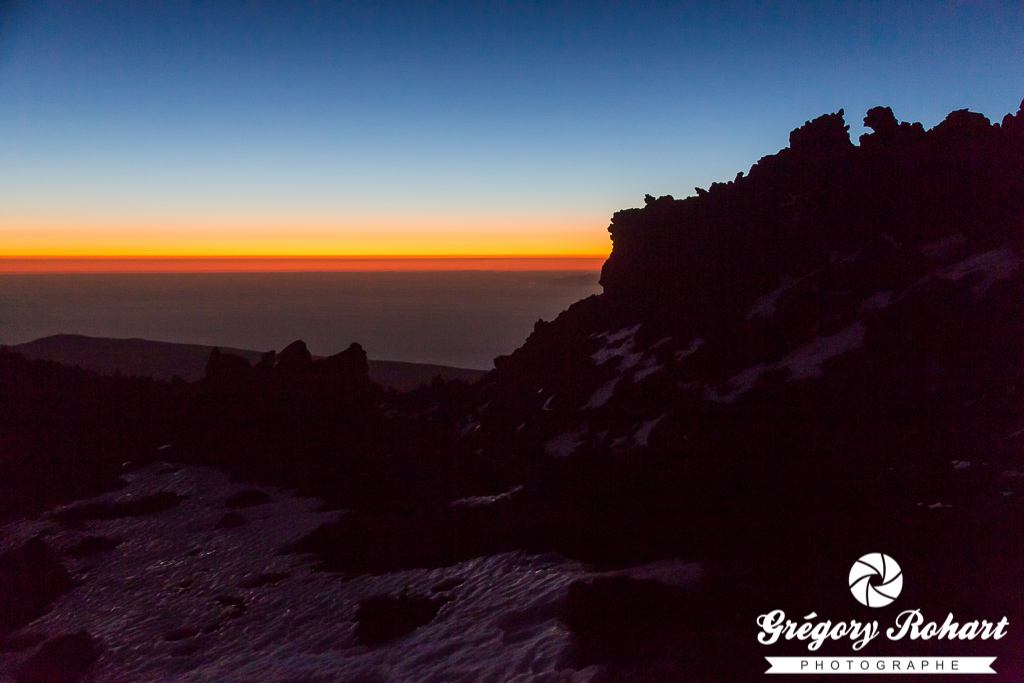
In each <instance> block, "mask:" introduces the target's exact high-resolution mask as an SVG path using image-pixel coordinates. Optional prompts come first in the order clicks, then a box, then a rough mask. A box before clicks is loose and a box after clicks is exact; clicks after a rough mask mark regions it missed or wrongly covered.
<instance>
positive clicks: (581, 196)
mask: <svg viewBox="0 0 1024 683" xmlns="http://www.w3.org/2000/svg"><path fill="white" fill-rule="evenodd" d="M1022 97H1024V8H1022V4H1021V3H1019V2H981V1H978V2H913V1H908V0H897V1H894V2H886V1H884V0H879V1H874V2H836V3H828V2H761V3H748V2H744V3H736V4H733V5H730V4H728V3H687V2H679V3H667V2H635V1H634V2H579V3H575V2H554V1H551V2H426V1H423V2H386V1H382V0H373V1H372V2H340V3H338V2H331V3H328V2H319V3H298V2H258V3H257V2H252V3H247V2H246V3H243V2H231V1H229V0H223V1H219V2H184V1H180V2H163V1H160V0H139V1H136V2H129V1H122V2H91V1H88V0H75V1H74V2H18V1H14V2H10V1H7V0H0V255H6V256H11V255H29V254H37V255H61V254H78V255H83V254H259V255H267V254H343V255H356V254H593V255H601V254H606V253H607V252H608V250H609V249H610V246H611V245H610V241H609V239H608V234H607V231H606V227H607V225H608V221H609V219H610V217H611V214H612V213H613V212H614V211H615V210H617V209H620V208H624V207H630V206H638V205H642V204H643V196H644V194H646V193H650V194H653V195H662V194H673V195H675V196H677V197H682V196H687V195H689V194H692V193H693V188H694V186H696V185H699V186H702V187H707V186H708V185H710V184H711V183H712V182H714V181H725V180H729V179H731V178H732V177H734V176H735V174H736V172H737V171H741V170H743V171H746V170H747V169H749V167H750V165H751V164H752V163H753V162H755V161H756V160H757V159H758V158H759V157H761V156H763V155H765V154H770V153H774V152H775V151H777V150H778V149H779V148H781V147H783V146H785V145H786V144H787V141H788V133H789V131H790V130H791V129H793V128H795V127H796V126H799V125H800V124H802V123H803V122H804V121H805V120H806V119H809V118H813V117H815V116H817V115H820V114H822V113H826V112H832V111H836V110H838V109H839V108H841V107H842V108H845V109H846V112H847V121H848V122H849V123H850V124H851V132H852V133H853V134H854V135H855V136H856V135H858V134H859V133H861V132H863V128H862V126H861V119H862V118H863V116H864V112H865V111H866V110H867V109H868V108H870V107H872V106H875V105H879V104H882V105H889V106H891V107H892V108H893V110H894V112H895V113H896V115H897V117H898V118H900V119H901V120H910V121H921V122H922V123H924V124H925V125H926V126H929V127H930V126H933V125H935V124H936V123H938V122H939V121H940V120H941V119H942V118H944V116H945V115H946V114H947V113H948V112H949V111H951V110H954V109H960V108H970V109H972V110H974V111H980V112H982V113H984V114H986V115H988V116H989V117H990V118H993V119H995V120H998V119H1000V118H1001V117H1002V116H1003V115H1004V114H1005V113H1007V112H1015V111H1016V110H1017V108H1018V106H1019V104H1020V101H1021V98H1022Z"/></svg>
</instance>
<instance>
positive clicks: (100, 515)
mask: <svg viewBox="0 0 1024 683" xmlns="http://www.w3.org/2000/svg"><path fill="white" fill-rule="evenodd" d="M183 500H185V496H180V495H178V494H177V493H173V492H171V491H159V492H157V493H153V494H151V495H148V496H143V497H142V498H137V499H133V500H118V501H114V502H111V503H107V502H103V503H88V504H86V505H79V506H76V507H72V508H68V509H67V510H62V511H60V512H58V513H56V514H54V518H55V519H58V520H60V521H61V522H62V523H64V524H69V525H77V524H81V523H82V522H85V521H88V520H91V519H120V518H122V517H142V516H145V515H155V514H158V513H160V512H165V511H167V510H170V509H171V508H174V507H177V506H178V505H179V504H180V503H181V501H183Z"/></svg>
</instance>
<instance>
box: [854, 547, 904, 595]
mask: <svg viewBox="0 0 1024 683" xmlns="http://www.w3.org/2000/svg"><path fill="white" fill-rule="evenodd" d="M902 590H903V570H901V569H900V565H899V564H898V563H897V562H896V560H894V559H892V558H891V557H889V556H888V555H886V554H884V553H868V554H867V555H865V556H864V557H862V558H860V559H859V560H857V561H856V562H854V563H853V567H852V568H851V569H850V592H852V593H853V597H855V598H856V599H857V602H859V603H860V604H862V605H866V606H867V607H885V606H886V605H888V604H890V603H891V602H892V601H893V600H895V599H896V598H898V597H899V595H900V591H902Z"/></svg>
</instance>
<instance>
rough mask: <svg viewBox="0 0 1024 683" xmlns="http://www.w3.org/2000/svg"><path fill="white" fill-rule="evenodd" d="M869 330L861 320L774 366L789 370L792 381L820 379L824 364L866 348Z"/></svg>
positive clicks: (812, 343)
mask: <svg viewBox="0 0 1024 683" xmlns="http://www.w3.org/2000/svg"><path fill="white" fill-rule="evenodd" d="M866 333H867V328H866V327H865V326H864V323H862V322H860V321H859V320H858V321H857V322H855V323H854V324H853V325H850V326H849V327H847V328H845V329H843V330H840V331H839V332H836V333H835V334H833V335H829V336H827V337H816V338H815V339H814V341H812V342H811V343H810V344H808V345H807V346H804V347H801V348H799V349H797V350H796V351H794V352H793V353H791V354H789V355H788V356H786V357H785V358H783V359H782V360H781V361H779V362H778V363H776V364H775V365H774V367H775V368H788V369H789V371H790V376H789V379H790V380H796V379H806V378H808V377H819V376H820V375H821V372H822V370H821V366H822V364H823V363H824V362H825V361H827V360H829V359H831V358H835V357H836V356H841V355H842V354H844V353H847V352H849V351H853V350H855V349H859V348H863V347H864V335H865V334H866Z"/></svg>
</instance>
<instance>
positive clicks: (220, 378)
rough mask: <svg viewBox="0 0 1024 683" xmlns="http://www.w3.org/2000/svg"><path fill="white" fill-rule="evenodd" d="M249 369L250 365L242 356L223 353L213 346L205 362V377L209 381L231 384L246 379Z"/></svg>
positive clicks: (250, 368)
mask: <svg viewBox="0 0 1024 683" xmlns="http://www.w3.org/2000/svg"><path fill="white" fill-rule="evenodd" d="M251 370H252V366H251V365H249V361H248V360H247V359H246V358H245V357H244V356H240V355H238V354H234V353H223V352H221V350H220V349H219V348H214V349H213V351H211V352H210V359H209V360H208V361H207V362H206V373H205V377H206V380H207V381H209V382H218V383H224V384H231V383H235V382H239V381H244V380H245V379H247V378H248V377H249V373H250V371H251Z"/></svg>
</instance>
